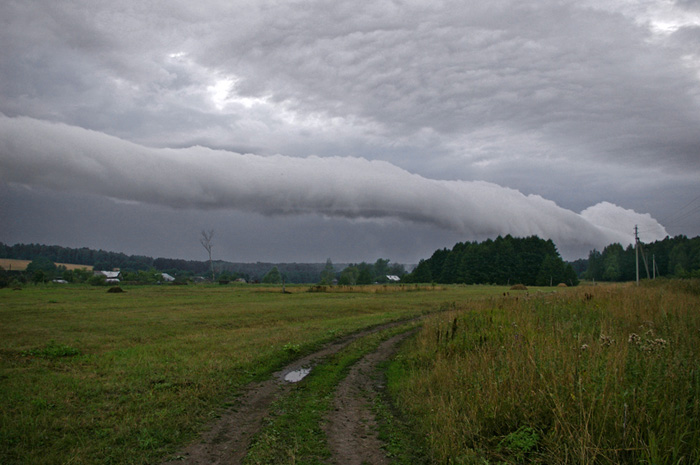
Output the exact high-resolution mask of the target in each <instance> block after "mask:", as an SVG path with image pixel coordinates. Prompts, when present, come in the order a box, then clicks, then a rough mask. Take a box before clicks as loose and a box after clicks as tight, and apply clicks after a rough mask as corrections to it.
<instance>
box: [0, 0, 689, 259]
mask: <svg viewBox="0 0 700 465" xmlns="http://www.w3.org/2000/svg"><path fill="white" fill-rule="evenodd" d="M0 219H1V221H0V241H2V242H5V243H8V244H14V243H20V242H21V243H43V244H56V245H62V246H66V247H83V246H85V247H92V248H102V249H104V250H111V251H118V252H124V253H127V254H140V255H148V256H153V257H171V258H185V259H194V260H204V259H206V258H207V254H206V251H205V250H204V248H203V247H202V246H201V244H200V241H199V239H200V237H201V232H202V231H203V230H206V231H209V230H213V231H214V238H213V240H212V243H213V249H212V254H213V258H215V259H222V260H228V261H237V262H255V261H270V262H324V261H325V260H326V259H327V258H331V259H332V260H333V261H334V262H359V261H370V262H373V261H375V260H376V259H377V258H386V259H390V260H391V261H392V262H398V263H406V264H412V263H417V262H418V260H420V259H422V258H428V257H429V256H430V255H431V254H432V252H433V251H435V250H436V249H439V248H443V247H448V248H451V247H452V246H453V245H454V244H455V243H456V242H463V241H475V240H476V241H481V240H484V239H487V238H495V237H496V236H498V235H506V234H511V235H513V236H519V237H524V236H529V235H533V234H536V235H538V236H540V237H543V238H548V239H552V240H553V241H554V242H555V244H556V245H557V248H558V250H559V251H560V253H561V254H562V256H563V257H564V258H565V259H569V260H572V259H576V258H580V257H586V256H587V255H588V252H589V251H590V250H591V249H593V248H597V249H598V250H602V248H604V247H605V246H606V245H607V244H610V243H612V242H619V243H622V244H624V245H627V244H630V243H633V241H634V229H635V225H636V226H637V227H638V231H639V237H640V239H641V240H642V241H644V242H651V241H654V240H659V239H663V238H664V237H665V236H666V235H671V236H675V235H678V234H685V235H687V236H689V237H694V236H697V235H700V0H675V1H674V0H656V1H648V0H577V1H567V0H536V1H530V0H518V1H514V0H494V1H491V2H475V1H450V0H445V1H430V2H428V1H411V0H407V1H399V0H395V1H389V0H372V1H364V0H357V1H353V2H343V1H337V0H309V1H306V0H305V1H289V0H285V1H274V0H270V1H255V2H251V1H246V2H241V1H230V0H226V1H223V0H200V1H198V2H191V1H179V0H174V1H167V2H156V1H154V2H143V1H132V0H123V1H119V2H113V1H112V2H106V1H102V0H97V1H96V0H66V1H61V2H52V1H47V0H5V1H3V2H1V3H0Z"/></svg>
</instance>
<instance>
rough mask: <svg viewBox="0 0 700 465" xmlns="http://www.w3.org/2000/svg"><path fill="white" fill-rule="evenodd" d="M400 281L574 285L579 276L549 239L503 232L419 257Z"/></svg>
mask: <svg viewBox="0 0 700 465" xmlns="http://www.w3.org/2000/svg"><path fill="white" fill-rule="evenodd" d="M403 282H414V283H430V282H435V283H440V284H456V283H462V284H487V283H491V284H501V285H508V284H524V285H531V286H549V285H555V286H556V285H558V284H560V283H565V284H567V285H569V286H575V285H577V284H578V283H579V279H578V276H577V274H576V272H575V271H574V269H573V267H572V266H571V264H567V263H566V262H564V260H562V258H561V256H560V255H559V252H558V251H557V248H556V246H555V245H554V242H552V241H551V240H544V239H540V238H539V237H537V236H530V237H525V238H515V237H512V236H510V235H507V236H505V237H502V236H498V237H497V238H496V239H495V240H492V239H488V240H486V241H483V242H459V243H457V244H455V246H454V247H453V248H452V249H451V250H450V249H447V248H444V249H440V250H436V251H435V252H434V253H433V255H432V256H431V257H430V258H429V259H427V260H421V261H420V262H419V263H418V266H417V267H416V268H415V269H414V270H413V271H412V272H411V273H410V274H408V275H407V276H405V277H404V279H403Z"/></svg>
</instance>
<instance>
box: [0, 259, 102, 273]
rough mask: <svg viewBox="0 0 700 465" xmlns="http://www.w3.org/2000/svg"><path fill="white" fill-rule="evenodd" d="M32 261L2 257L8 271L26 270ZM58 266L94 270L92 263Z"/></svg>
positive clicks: (61, 264)
mask: <svg viewBox="0 0 700 465" xmlns="http://www.w3.org/2000/svg"><path fill="white" fill-rule="evenodd" d="M31 262H32V261H31V260H15V259H12V258H0V266H1V267H3V268H4V269H5V270H8V271H9V270H12V271H24V270H26V269H27V265H29V264H30V263H31ZM56 266H65V267H66V269H68V270H77V269H80V268H85V269H87V270H92V266H91V265H75V264H72V263H56Z"/></svg>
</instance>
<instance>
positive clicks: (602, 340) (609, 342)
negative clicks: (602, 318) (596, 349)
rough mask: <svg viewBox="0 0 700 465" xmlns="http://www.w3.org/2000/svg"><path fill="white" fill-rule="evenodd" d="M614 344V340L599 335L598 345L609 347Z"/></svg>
mask: <svg viewBox="0 0 700 465" xmlns="http://www.w3.org/2000/svg"><path fill="white" fill-rule="evenodd" d="M614 342H615V339H613V338H611V337H610V336H606V335H605V334H602V333H601V335H600V343H601V344H603V345H604V346H611V345H612V344H613V343H614Z"/></svg>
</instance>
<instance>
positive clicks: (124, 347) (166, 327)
mask: <svg viewBox="0 0 700 465" xmlns="http://www.w3.org/2000/svg"><path fill="white" fill-rule="evenodd" d="M307 289H308V287H289V286H287V290H291V291H292V293H291V294H282V293H281V292H280V289H279V288H264V287H255V286H241V287H233V286H231V287H228V286H225V287H224V286H146V287H136V286H134V287H128V286H127V287H124V290H125V291H126V292H125V293H121V294H109V293H107V292H106V289H105V288H103V287H87V286H86V287H80V286H72V285H71V286H52V285H46V286H37V287H33V286H28V287H26V288H24V289H23V290H12V289H0V370H1V371H0V373H1V374H0V412H1V414H2V415H1V419H0V422H1V423H0V429H1V430H2V434H1V435H0V463H2V464H53V463H72V464H94V463H103V464H107V463H158V461H159V459H161V458H162V457H163V456H164V455H165V454H166V453H168V452H171V451H172V450H174V448H175V447H176V445H178V444H181V443H183V442H187V441H189V440H191V439H192V438H194V437H195V434H196V432H197V431H198V430H199V429H200V428H201V427H202V425H203V424H204V423H205V422H206V421H208V420H210V419H211V418H212V417H213V416H215V415H216V413H217V408H218V407H219V406H221V405H222V404H223V403H224V402H225V400H226V399H227V398H229V397H230V396H231V395H232V394H234V393H235V392H236V390H237V389H238V388H240V387H241V386H242V385H244V384H245V383H247V382H249V381H250V380H252V379H254V378H256V377H263V376H265V375H268V374H269V373H271V372H272V371H273V370H274V369H275V368H278V367H280V366H281V365H282V364H284V363H285V362H287V361H289V360H291V359H292V358H294V357H298V356H300V355H301V354H303V353H306V352H309V351H311V350H313V349H314V348H316V347H318V346H319V345H320V344H321V343H323V342H325V341H329V340H332V339H334V338H338V337H340V336H342V335H344V334H347V333H350V332H353V331H356V330H359V329H361V328H366V327H369V326H373V325H377V324H380V323H383V322H387V321H391V320H398V319H405V318H410V317H413V316H416V315H420V314H423V313H428V312H432V311H436V310H438V309H440V308H443V309H444V308H449V307H451V306H453V305H454V302H455V301H458V300H464V299H473V298H479V297H480V296H487V295H496V294H499V293H500V292H501V291H502V288H497V287H484V288H476V287H461V288H458V287H450V288H442V287H432V286H427V287H422V288H418V287H398V286H376V287H366V288H359V287H358V288H354V289H352V290H351V289H349V288H346V289H340V288H334V289H333V291H332V292H306V291H307Z"/></svg>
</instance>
